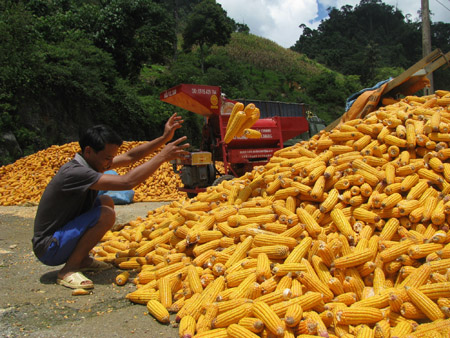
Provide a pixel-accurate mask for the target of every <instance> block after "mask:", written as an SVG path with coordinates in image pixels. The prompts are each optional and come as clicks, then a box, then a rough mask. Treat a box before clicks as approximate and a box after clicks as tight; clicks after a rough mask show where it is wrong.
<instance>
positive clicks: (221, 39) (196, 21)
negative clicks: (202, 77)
mask: <svg viewBox="0 0 450 338" xmlns="http://www.w3.org/2000/svg"><path fill="white" fill-rule="evenodd" d="M233 28H234V27H233V21H232V20H230V19H229V18H228V17H227V12H226V11H225V10H224V9H223V8H222V6H221V5H219V4H218V3H216V1H215V0H203V1H202V2H201V3H199V4H198V5H197V6H195V7H194V9H193V11H192V13H191V14H190V15H189V16H188V18H187V21H186V26H185V28H184V31H183V49H184V50H185V51H189V50H190V49H191V48H192V47H193V46H195V45H197V46H198V47H199V49H198V51H199V54H200V62H201V66H202V72H203V71H204V69H203V64H204V58H205V55H206V54H207V52H208V49H209V48H210V47H212V46H213V45H217V46H224V45H226V44H227V43H228V41H229V40H230V37H231V33H232V32H233Z"/></svg>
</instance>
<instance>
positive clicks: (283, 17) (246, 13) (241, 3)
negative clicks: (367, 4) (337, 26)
mask: <svg viewBox="0 0 450 338" xmlns="http://www.w3.org/2000/svg"><path fill="white" fill-rule="evenodd" d="M216 1H217V3H219V4H221V5H222V8H223V9H225V10H226V11H227V14H228V16H229V17H231V18H233V19H234V20H235V21H236V22H238V23H244V24H246V25H247V26H248V27H249V28H250V33H251V34H254V35H258V36H261V37H264V38H267V39H269V40H272V41H274V42H276V43H277V44H279V45H280V46H283V47H285V48H289V47H291V46H293V45H294V44H295V42H296V41H297V40H298V39H299V37H300V35H301V34H302V30H301V29H300V27H299V26H300V25H301V24H305V25H306V26H307V27H309V28H311V29H316V28H317V27H318V25H319V24H320V21H321V20H322V19H324V18H326V17H327V15H328V13H327V10H326V9H327V8H328V7H335V8H338V9H340V8H341V7H342V6H344V5H350V6H355V5H357V4H359V2H360V0H216ZM383 2H384V3H386V4H388V5H391V6H394V7H397V8H398V9H399V10H400V11H401V12H402V13H403V15H407V14H410V15H411V20H413V21H414V20H416V19H417V20H418V19H419V14H418V11H419V10H420V7H421V0H384V1H383ZM429 6H430V12H431V13H432V15H431V21H432V22H438V21H443V22H447V23H449V22H450V0H429Z"/></svg>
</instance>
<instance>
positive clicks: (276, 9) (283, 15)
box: [217, 0, 318, 48]
mask: <svg viewBox="0 0 450 338" xmlns="http://www.w3.org/2000/svg"><path fill="white" fill-rule="evenodd" d="M217 2H218V3H220V4H221V5H222V7H223V9H225V10H226V11H227V14H228V16H229V17H231V18H233V19H234V20H235V21H236V22H239V23H245V24H246V25H247V26H248V27H249V28H250V32H251V33H252V34H255V35H258V36H262V37H265V38H267V39H269V40H272V41H275V42H276V43H278V44H279V45H281V46H283V47H286V48H287V47H291V46H293V45H294V44H295V42H296V41H297V40H298V38H299V37H300V35H301V29H300V28H299V25H300V24H301V23H302V22H309V20H311V19H312V18H314V17H316V16H317V14H318V6H317V2H316V0H301V1H299V0H276V1H274V0H246V1H242V0H217Z"/></svg>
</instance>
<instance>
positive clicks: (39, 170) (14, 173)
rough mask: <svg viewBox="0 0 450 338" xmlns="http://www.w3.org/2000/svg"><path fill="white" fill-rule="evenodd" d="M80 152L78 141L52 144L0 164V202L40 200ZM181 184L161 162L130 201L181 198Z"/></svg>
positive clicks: (121, 171) (133, 143) (120, 170)
mask: <svg viewBox="0 0 450 338" xmlns="http://www.w3.org/2000/svg"><path fill="white" fill-rule="evenodd" d="M141 143H143V142H140V141H125V142H124V143H123V145H122V146H121V147H120V149H119V154H120V153H123V152H125V151H127V150H129V149H130V148H132V147H135V146H137V145H139V144H141ZM79 151H80V147H79V145H78V142H72V143H67V144H64V145H62V146H56V145H54V146H51V147H49V148H47V149H44V150H41V151H39V152H37V153H35V154H32V155H30V156H26V157H23V158H21V159H19V160H17V161H16V162H14V163H12V164H9V165H6V166H2V167H0V205H24V204H37V203H39V200H40V199H41V195H42V193H43V192H44V189H45V187H46V186H47V184H48V182H50V180H51V179H52V177H53V176H54V175H55V174H56V172H57V171H58V170H59V168H60V167H61V166H62V165H63V164H64V163H66V162H68V161H70V160H71V159H72V158H73V157H74V156H75V153H76V152H79ZM152 156H153V155H151V156H148V157H146V158H145V159H142V160H141V161H139V162H136V163H134V164H133V165H131V166H130V167H126V168H118V169H117V170H116V171H117V172H118V173H119V174H125V173H126V172H128V171H129V170H130V169H132V168H134V167H136V166H138V165H139V164H141V163H143V162H145V161H147V160H148V159H150V158H151V157H152ZM218 167H220V166H218ZM219 170H220V169H219ZM181 185H182V183H181V179H180V177H179V175H177V174H175V173H174V172H173V169H172V165H171V164H169V163H164V164H163V165H162V166H161V167H159V168H158V170H157V171H156V172H155V173H154V174H153V175H152V176H151V177H149V178H148V179H147V180H146V181H145V182H143V183H141V184H140V185H138V186H137V187H135V188H134V191H135V196H134V200H133V201H134V202H151V201H169V200H174V199H178V198H182V197H183V196H185V195H186V194H185V193H183V192H179V191H178V190H177V186H181Z"/></svg>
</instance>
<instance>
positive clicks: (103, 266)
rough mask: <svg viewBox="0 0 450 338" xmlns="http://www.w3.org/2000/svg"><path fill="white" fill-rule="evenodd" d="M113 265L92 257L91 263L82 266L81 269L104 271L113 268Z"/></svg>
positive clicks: (84, 270)
mask: <svg viewBox="0 0 450 338" xmlns="http://www.w3.org/2000/svg"><path fill="white" fill-rule="evenodd" d="M112 267H113V266H112V265H111V264H109V263H106V262H102V261H98V260H96V259H92V262H91V264H89V265H88V266H86V267H84V268H81V269H80V271H82V272H88V271H104V270H109V269H112Z"/></svg>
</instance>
